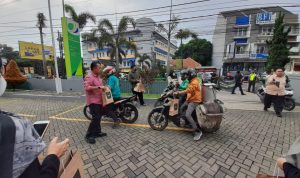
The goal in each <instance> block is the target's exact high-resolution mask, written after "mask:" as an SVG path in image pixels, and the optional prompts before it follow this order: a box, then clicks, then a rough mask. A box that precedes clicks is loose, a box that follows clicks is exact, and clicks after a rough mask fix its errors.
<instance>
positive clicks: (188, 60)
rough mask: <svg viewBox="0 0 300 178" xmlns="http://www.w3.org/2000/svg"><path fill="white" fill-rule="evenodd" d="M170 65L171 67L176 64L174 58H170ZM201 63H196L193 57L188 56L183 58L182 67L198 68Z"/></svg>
mask: <svg viewBox="0 0 300 178" xmlns="http://www.w3.org/2000/svg"><path fill="white" fill-rule="evenodd" d="M170 65H171V66H172V67H175V66H176V60H171V61H170ZM201 66H202V65H201V64H200V63H198V62H197V61H195V60H194V59H192V58H190V57H188V58H186V59H183V68H184V69H188V68H195V69H199V68H201Z"/></svg>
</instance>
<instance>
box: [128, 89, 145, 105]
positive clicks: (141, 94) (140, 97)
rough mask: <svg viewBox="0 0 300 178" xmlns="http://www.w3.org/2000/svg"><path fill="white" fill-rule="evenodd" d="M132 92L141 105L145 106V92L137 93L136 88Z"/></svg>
mask: <svg viewBox="0 0 300 178" xmlns="http://www.w3.org/2000/svg"><path fill="white" fill-rule="evenodd" d="M131 91H132V93H133V94H134V95H137V96H138V97H139V100H140V104H141V105H144V104H145V102H144V96H143V92H136V91H134V88H132V90H131Z"/></svg>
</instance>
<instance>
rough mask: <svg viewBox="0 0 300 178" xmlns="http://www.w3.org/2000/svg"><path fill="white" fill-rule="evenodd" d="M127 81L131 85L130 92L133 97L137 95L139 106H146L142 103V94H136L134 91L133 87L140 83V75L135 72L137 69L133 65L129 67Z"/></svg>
mask: <svg viewBox="0 0 300 178" xmlns="http://www.w3.org/2000/svg"><path fill="white" fill-rule="evenodd" d="M128 81H129V82H130V83H131V86H132V88H131V91H132V93H133V94H134V95H137V96H138V97H139V100H140V104H141V106H146V105H145V102H144V96H143V92H136V91H134V87H135V86H136V84H138V83H139V82H140V75H139V74H138V72H137V67H136V66H135V65H132V66H131V71H130V73H129V75H128Z"/></svg>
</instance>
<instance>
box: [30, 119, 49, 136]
mask: <svg viewBox="0 0 300 178" xmlns="http://www.w3.org/2000/svg"><path fill="white" fill-rule="evenodd" d="M49 124H50V121H49V120H47V121H36V122H35V123H33V127H34V128H35V130H36V131H37V133H38V134H39V135H40V137H41V138H43V137H44V134H45V132H46V130H47V129H48V126H49Z"/></svg>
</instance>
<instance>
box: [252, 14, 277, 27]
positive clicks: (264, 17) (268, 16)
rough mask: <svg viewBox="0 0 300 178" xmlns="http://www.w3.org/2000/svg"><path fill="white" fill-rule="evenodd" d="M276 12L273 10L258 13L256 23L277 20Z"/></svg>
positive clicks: (269, 22) (267, 22) (268, 22)
mask: <svg viewBox="0 0 300 178" xmlns="http://www.w3.org/2000/svg"><path fill="white" fill-rule="evenodd" d="M275 16H276V14H274V15H273V13H272V12H262V13H258V14H256V24H271V23H274V22H275V18H276V17H275Z"/></svg>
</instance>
